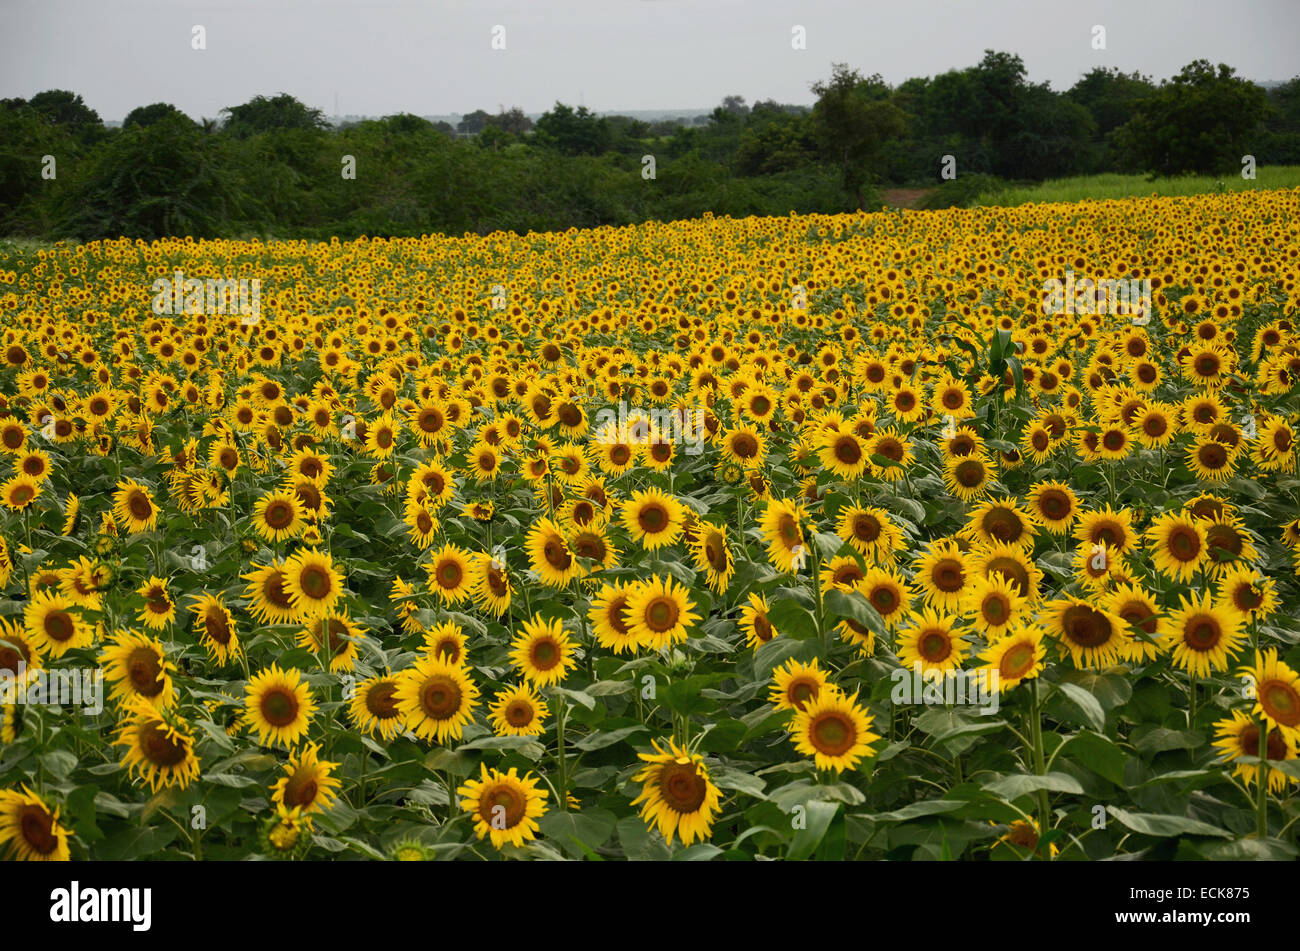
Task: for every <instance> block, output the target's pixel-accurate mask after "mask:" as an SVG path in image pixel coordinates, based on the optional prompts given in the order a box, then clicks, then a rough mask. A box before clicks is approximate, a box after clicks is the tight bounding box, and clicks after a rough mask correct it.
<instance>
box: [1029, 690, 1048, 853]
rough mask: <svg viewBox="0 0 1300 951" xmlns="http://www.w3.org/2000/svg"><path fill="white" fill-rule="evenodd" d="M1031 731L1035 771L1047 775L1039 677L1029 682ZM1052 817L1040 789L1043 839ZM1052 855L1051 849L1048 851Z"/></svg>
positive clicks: (1045, 796) (1044, 790) (1043, 790)
mask: <svg viewBox="0 0 1300 951" xmlns="http://www.w3.org/2000/svg"><path fill="white" fill-rule="evenodd" d="M1029 687H1030V690H1029V696H1030V704H1029V731H1030V737H1031V739H1032V741H1033V746H1034V772H1035V773H1037V774H1038V775H1039V776H1045V775H1047V767H1046V765H1045V763H1044V762H1043V715H1042V708H1041V707H1040V706H1039V703H1038V678H1037V677H1035V678H1034V679H1033V680H1031V681H1030V682H1029ZM1050 817H1051V806H1050V805H1049V803H1048V801H1047V790H1046V789H1039V790H1038V835H1039V838H1040V840H1041V838H1042V837H1043V836H1045V835H1046V834H1047V823H1048V820H1049V819H1050ZM1047 854H1048V855H1049V857H1050V855H1051V852H1050V849H1049V851H1048V853H1047Z"/></svg>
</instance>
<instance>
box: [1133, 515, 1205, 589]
mask: <svg viewBox="0 0 1300 951" xmlns="http://www.w3.org/2000/svg"><path fill="white" fill-rule="evenodd" d="M1147 538H1148V539H1149V540H1150V541H1151V543H1152V544H1153V545H1154V548H1155V550H1154V551H1153V553H1152V560H1153V561H1154V562H1155V566H1156V568H1157V569H1158V570H1159V571H1160V572H1162V573H1163V574H1164V575H1166V576H1167V577H1170V578H1174V579H1176V580H1179V581H1184V582H1185V581H1187V580H1188V579H1190V578H1191V577H1192V575H1194V574H1195V573H1196V569H1197V568H1198V567H1199V566H1200V565H1201V564H1202V563H1203V562H1204V561H1205V558H1206V538H1205V529H1204V528H1202V527H1201V525H1200V522H1199V520H1198V519H1195V518H1193V517H1191V516H1188V515H1182V514H1180V513H1178V512H1167V513H1165V514H1164V515H1161V516H1159V517H1157V518H1156V519H1154V520H1153V521H1152V523H1151V528H1150V529H1148V530H1147Z"/></svg>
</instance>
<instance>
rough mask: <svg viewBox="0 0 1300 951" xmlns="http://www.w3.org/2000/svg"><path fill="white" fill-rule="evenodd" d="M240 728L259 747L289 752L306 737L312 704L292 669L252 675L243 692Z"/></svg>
mask: <svg viewBox="0 0 1300 951" xmlns="http://www.w3.org/2000/svg"><path fill="white" fill-rule="evenodd" d="M244 695H245V696H244V724H245V725H246V726H248V727H249V728H250V729H252V730H254V731H255V732H256V733H257V738H258V742H259V743H261V744H262V745H263V746H271V745H275V744H279V745H283V746H285V747H288V748H292V747H294V746H295V745H297V743H298V742H299V741H300V740H301V739H302V738H303V737H305V736H306V735H307V729H308V727H310V726H311V718H312V714H314V713H315V712H316V701H315V700H313V699H312V695H311V688H310V687H308V686H307V683H306V681H304V680H303V677H302V671H300V670H298V668H296V667H290V668H289V669H288V670H281V669H280V667H279V666H278V665H277V664H275V663H272V664H271V666H270V667H268V668H266V669H264V670H262V671H259V672H258V673H257V674H254V675H253V677H252V679H251V680H249V682H248V685H247V686H246V687H245V688H244Z"/></svg>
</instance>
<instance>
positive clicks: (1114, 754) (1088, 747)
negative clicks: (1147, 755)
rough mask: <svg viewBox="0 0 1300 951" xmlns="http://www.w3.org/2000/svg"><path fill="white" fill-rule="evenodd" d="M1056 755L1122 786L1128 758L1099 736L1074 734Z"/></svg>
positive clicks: (1116, 747)
mask: <svg viewBox="0 0 1300 951" xmlns="http://www.w3.org/2000/svg"><path fill="white" fill-rule="evenodd" d="M1089 696H1091V694H1090V695H1089ZM1057 755H1059V756H1064V757H1065V758H1066V759H1069V760H1071V761H1072V762H1075V763H1078V764H1079V765H1081V766H1083V767H1085V768H1087V769H1090V770H1092V771H1093V772H1094V773H1096V774H1097V775H1098V776H1101V777H1102V778H1103V779H1108V780H1110V781H1111V782H1112V783H1114V784H1115V785H1116V786H1123V785H1124V762H1125V760H1127V759H1128V757H1127V756H1126V755H1125V753H1124V751H1123V750H1121V749H1120V748H1119V747H1118V746H1116V745H1115V744H1114V743H1113V742H1111V741H1110V740H1109V739H1107V738H1106V737H1104V736H1101V735H1100V734H1097V733H1088V732H1082V733H1076V734H1074V735H1073V736H1071V737H1069V738H1067V739H1066V741H1065V743H1064V744H1063V745H1062V747H1061V751H1060V753H1058V754H1057Z"/></svg>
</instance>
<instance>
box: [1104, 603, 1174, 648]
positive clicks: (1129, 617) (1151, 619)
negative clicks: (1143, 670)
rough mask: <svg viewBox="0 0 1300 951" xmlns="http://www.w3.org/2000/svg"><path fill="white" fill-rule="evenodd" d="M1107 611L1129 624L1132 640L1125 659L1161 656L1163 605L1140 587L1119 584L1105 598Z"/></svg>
mask: <svg viewBox="0 0 1300 951" xmlns="http://www.w3.org/2000/svg"><path fill="white" fill-rule="evenodd" d="M1104 603H1105V607H1106V610H1107V611H1109V612H1110V613H1111V614H1114V615H1116V616H1117V617H1119V618H1120V619H1121V620H1123V621H1125V622H1126V623H1127V624H1128V626H1129V635H1130V636H1131V638H1132V641H1131V643H1130V644H1129V648H1128V650H1127V652H1126V653H1124V654H1123V655H1122V659H1124V660H1131V661H1136V662H1141V661H1144V660H1152V659H1154V658H1156V657H1158V656H1159V655H1160V651H1161V647H1160V643H1159V640H1158V637H1159V633H1160V605H1159V603H1158V602H1157V601H1156V599H1155V598H1154V597H1152V596H1151V595H1150V594H1149V593H1148V592H1147V591H1145V590H1144V589H1143V588H1141V587H1140V586H1139V585H1137V584H1121V585H1117V586H1116V587H1115V588H1113V589H1112V590H1111V592H1110V593H1109V594H1108V595H1107V596H1106V598H1105V602H1104Z"/></svg>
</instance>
